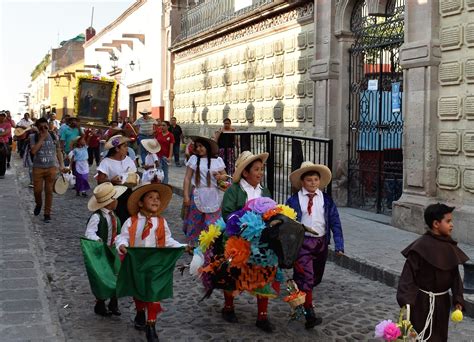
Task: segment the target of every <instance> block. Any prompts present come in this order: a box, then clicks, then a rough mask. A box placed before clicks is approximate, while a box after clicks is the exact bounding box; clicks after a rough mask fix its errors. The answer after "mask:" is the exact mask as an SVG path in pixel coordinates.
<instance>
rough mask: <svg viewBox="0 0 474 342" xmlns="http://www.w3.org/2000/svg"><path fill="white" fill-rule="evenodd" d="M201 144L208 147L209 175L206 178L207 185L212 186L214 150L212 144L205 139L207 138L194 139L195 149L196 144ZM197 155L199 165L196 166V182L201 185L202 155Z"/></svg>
mask: <svg viewBox="0 0 474 342" xmlns="http://www.w3.org/2000/svg"><path fill="white" fill-rule="evenodd" d="M198 143H199V144H201V145H202V146H204V148H205V149H206V156H207V176H206V179H207V186H208V187H210V186H211V159H212V157H213V155H212V151H211V144H210V143H209V142H208V141H207V140H205V139H199V138H198V139H196V140H195V141H194V149H195V150H196V144H198ZM196 157H197V163H196V164H197V167H196V175H195V178H194V180H195V183H196V186H197V187H199V185H200V184H201V172H200V170H199V165H200V163H201V156H200V155H198V154H196Z"/></svg>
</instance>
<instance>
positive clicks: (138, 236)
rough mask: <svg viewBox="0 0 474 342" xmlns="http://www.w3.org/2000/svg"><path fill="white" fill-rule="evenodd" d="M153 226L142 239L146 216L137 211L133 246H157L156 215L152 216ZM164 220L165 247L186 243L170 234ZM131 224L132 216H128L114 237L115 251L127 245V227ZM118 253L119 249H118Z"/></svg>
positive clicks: (128, 238)
mask: <svg viewBox="0 0 474 342" xmlns="http://www.w3.org/2000/svg"><path fill="white" fill-rule="evenodd" d="M151 219H152V223H153V227H152V228H151V229H150V234H148V236H147V237H146V238H145V240H142V232H143V229H144V228H145V223H146V221H147V218H146V216H144V215H142V214H141V213H138V222H137V231H136V233H135V246H134V247H157V246H156V229H157V228H158V217H152V218H151ZM164 221H165V247H175V248H176V247H184V246H186V244H183V243H181V242H178V241H176V240H175V239H173V237H172V236H171V231H170V229H169V227H168V223H167V222H166V220H164ZM131 225H132V218H128V219H127V221H125V223H124V224H123V226H122V230H121V232H120V235H118V236H117V238H116V239H115V246H116V247H117V251H118V250H119V247H120V246H121V245H125V246H126V247H128V246H129V241H130V234H129V229H130V226H131ZM119 253H120V251H119Z"/></svg>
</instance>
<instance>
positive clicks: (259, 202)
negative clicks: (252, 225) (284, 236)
mask: <svg viewBox="0 0 474 342" xmlns="http://www.w3.org/2000/svg"><path fill="white" fill-rule="evenodd" d="M276 205H277V203H276V202H275V201H274V200H272V199H271V198H269V197H259V198H254V199H252V200H250V201H248V202H247V203H246V204H245V206H244V209H247V210H252V211H254V212H256V213H259V214H263V213H265V212H266V211H268V210H270V209H273V208H275V207H276Z"/></svg>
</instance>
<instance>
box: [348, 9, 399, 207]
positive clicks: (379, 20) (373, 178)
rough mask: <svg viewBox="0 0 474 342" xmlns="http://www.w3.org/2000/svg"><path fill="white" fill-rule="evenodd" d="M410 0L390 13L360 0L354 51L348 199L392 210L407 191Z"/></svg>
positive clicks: (354, 15)
mask: <svg viewBox="0 0 474 342" xmlns="http://www.w3.org/2000/svg"><path fill="white" fill-rule="evenodd" d="M404 13H405V0H389V1H387V7H386V10H385V16H373V15H369V14H368V9H367V4H366V1H365V0H359V1H357V3H356V4H355V5H354V8H353V10H352V15H351V31H352V33H353V34H354V38H355V41H354V44H353V45H352V47H351V49H350V50H349V53H350V67H349V73H350V92H349V96H350V99H349V156H348V167H349V170H348V180H349V183H348V204H349V206H352V207H357V208H362V209H366V210H374V211H376V212H378V213H385V214H391V208H392V202H393V201H395V200H397V199H398V198H399V197H400V196H401V194H402V184H403V182H402V176H403V153H402V133H403V111H402V93H403V71H402V69H401V67H400V63H399V50H400V46H401V45H402V43H403V37H404V31H403V28H404V25H403V24H404Z"/></svg>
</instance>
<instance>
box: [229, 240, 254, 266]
mask: <svg viewBox="0 0 474 342" xmlns="http://www.w3.org/2000/svg"><path fill="white" fill-rule="evenodd" d="M224 256H225V258H226V259H227V260H230V264H231V266H234V267H242V266H243V265H245V264H246V263H247V260H248V258H249V256H250V242H248V241H247V240H245V239H242V238H241V237H238V236H231V237H230V238H229V239H228V240H227V242H226V244H225V250H224Z"/></svg>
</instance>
